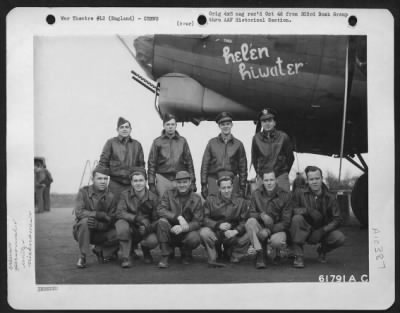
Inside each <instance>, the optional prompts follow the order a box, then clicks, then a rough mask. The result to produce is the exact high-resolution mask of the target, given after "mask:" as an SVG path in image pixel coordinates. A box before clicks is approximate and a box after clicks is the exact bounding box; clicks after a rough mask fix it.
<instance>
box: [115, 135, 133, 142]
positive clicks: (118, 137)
mask: <svg viewBox="0 0 400 313" xmlns="http://www.w3.org/2000/svg"><path fill="white" fill-rule="evenodd" d="M117 139H118V141H119V142H122V143H126V142H128V141H129V142H131V141H133V139H132V137H131V136H128V137H122V136H120V135H118V136H117Z"/></svg>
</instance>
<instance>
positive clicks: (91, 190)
mask: <svg viewBox="0 0 400 313" xmlns="http://www.w3.org/2000/svg"><path fill="white" fill-rule="evenodd" d="M88 194H89V198H93V195H96V196H97V197H98V198H101V197H105V195H106V191H105V190H104V191H98V190H96V188H94V186H93V185H90V186H89V188H88Z"/></svg>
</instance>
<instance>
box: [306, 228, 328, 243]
mask: <svg viewBox="0 0 400 313" xmlns="http://www.w3.org/2000/svg"><path fill="white" fill-rule="evenodd" d="M324 235H325V230H324V228H323V227H321V228H318V229H316V230H313V231H312V232H311V235H310V237H308V239H307V241H308V242H309V243H311V244H316V243H319V242H321V239H322V237H323V236H324Z"/></svg>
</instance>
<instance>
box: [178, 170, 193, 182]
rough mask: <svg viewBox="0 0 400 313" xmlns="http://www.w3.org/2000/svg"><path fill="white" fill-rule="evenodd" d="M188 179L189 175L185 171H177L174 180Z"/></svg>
mask: <svg viewBox="0 0 400 313" xmlns="http://www.w3.org/2000/svg"><path fill="white" fill-rule="evenodd" d="M181 179H190V174H189V172H187V171H179V172H178V173H176V176H175V180H181Z"/></svg>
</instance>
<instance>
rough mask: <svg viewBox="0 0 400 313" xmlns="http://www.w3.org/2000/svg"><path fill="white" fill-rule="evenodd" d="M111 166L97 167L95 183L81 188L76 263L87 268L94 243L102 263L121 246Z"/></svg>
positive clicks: (77, 209)
mask: <svg viewBox="0 0 400 313" xmlns="http://www.w3.org/2000/svg"><path fill="white" fill-rule="evenodd" d="M108 175H109V171H108V169H106V168H104V167H102V166H97V167H96V168H95V169H94V170H93V173H92V180H93V184H92V185H90V186H85V187H83V188H81V189H80V190H79V193H78V196H77V198H76V204H75V209H74V212H75V217H76V223H75V225H74V227H73V236H74V238H75V240H76V241H78V243H79V250H80V257H79V259H78V262H77V264H76V266H77V267H78V268H85V267H86V257H87V256H88V254H89V246H90V244H94V245H95V248H94V249H93V253H94V254H95V255H96V256H97V260H98V261H99V263H104V262H107V261H109V260H110V259H111V258H112V256H113V255H114V254H115V252H116V251H117V249H118V240H117V237H116V231H115V228H114V225H113V224H114V220H115V207H116V203H115V198H114V195H113V194H112V193H111V192H110V191H108V190H107V182H108V177H109V176H108Z"/></svg>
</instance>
